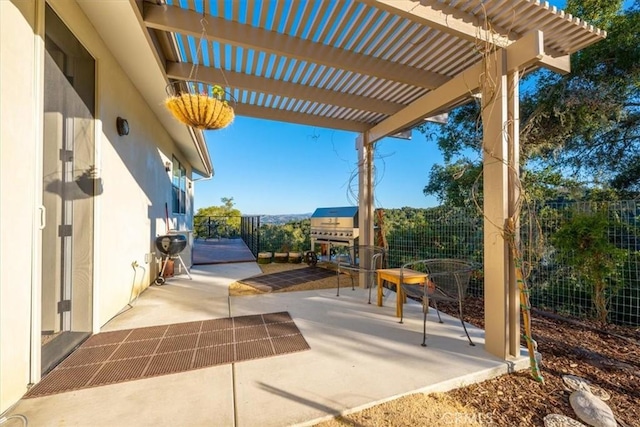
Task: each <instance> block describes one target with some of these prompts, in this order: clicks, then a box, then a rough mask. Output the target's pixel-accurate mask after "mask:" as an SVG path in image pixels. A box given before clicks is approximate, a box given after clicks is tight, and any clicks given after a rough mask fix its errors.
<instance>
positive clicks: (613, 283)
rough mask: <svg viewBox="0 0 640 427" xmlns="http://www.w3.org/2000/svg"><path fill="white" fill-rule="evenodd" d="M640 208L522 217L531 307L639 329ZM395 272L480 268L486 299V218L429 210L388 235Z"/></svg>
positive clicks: (472, 212)
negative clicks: (426, 266) (432, 262)
mask: <svg viewBox="0 0 640 427" xmlns="http://www.w3.org/2000/svg"><path fill="white" fill-rule="evenodd" d="M639 226H640V203H639V202H638V201H635V200H634V201H620V202H597V203H596V202H547V203H544V204H540V205H535V206H530V207H529V209H527V210H524V211H523V212H522V214H521V233H520V234H521V247H522V253H523V258H524V266H525V275H526V280H527V283H528V285H529V287H530V289H531V303H532V305H533V306H534V307H538V308H543V309H546V310H551V311H555V312H558V313H560V314H567V315H571V316H577V317H589V318H596V319H597V318H600V320H603V321H604V320H606V321H608V322H613V323H616V324H624V325H634V326H638V325H640V274H639V267H640V239H639V238H638V235H639V233H640V228H639ZM386 236H387V241H388V244H389V264H390V267H399V266H401V265H402V264H403V263H405V262H408V261H411V260H417V259H428V258H458V259H464V260H468V261H471V262H473V263H474V264H476V265H477V266H478V268H479V269H478V271H477V272H476V274H475V275H474V277H473V279H472V282H471V286H470V288H469V294H470V295H472V296H483V277H482V276H483V275H482V263H483V252H484V248H483V218H482V214H481V213H480V212H479V210H478V209H475V208H468V209H464V208H447V207H438V208H432V209H425V210H422V214H421V215H418V216H414V217H412V218H411V220H410V221H405V222H403V223H402V224H394V222H393V221H391V222H390V223H389V226H388V227H387V230H386Z"/></svg>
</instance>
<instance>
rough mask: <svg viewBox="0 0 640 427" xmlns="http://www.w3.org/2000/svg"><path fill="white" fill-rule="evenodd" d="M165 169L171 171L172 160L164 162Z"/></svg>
mask: <svg viewBox="0 0 640 427" xmlns="http://www.w3.org/2000/svg"><path fill="white" fill-rule="evenodd" d="M164 170H165V171H167V172H169V171H171V162H170V161H166V162H164Z"/></svg>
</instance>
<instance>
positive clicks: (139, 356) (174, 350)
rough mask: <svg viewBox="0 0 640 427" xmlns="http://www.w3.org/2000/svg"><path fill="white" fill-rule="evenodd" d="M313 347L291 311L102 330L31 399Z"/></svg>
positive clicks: (38, 386)
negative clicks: (111, 330) (293, 318)
mask: <svg viewBox="0 0 640 427" xmlns="http://www.w3.org/2000/svg"><path fill="white" fill-rule="evenodd" d="M308 349H309V345H308V344H307V341H306V340H305V339H304V337H303V336H302V334H301V333H300V330H299V329H298V327H297V326H296V324H295V323H294V322H293V320H292V319H291V316H290V315H289V313H287V312H280V313H269V314H257V315H251V316H239V317H227V318H223V319H214V320H205V321H199V322H188V323H176V324H172V325H162V326H151V327H147V328H139V329H127V330H122V331H113V332H102V333H99V334H96V335H93V336H92V337H90V338H89V339H88V340H87V341H85V342H84V344H82V345H81V346H80V347H79V348H78V349H77V350H75V351H74V352H73V353H71V355H70V356H69V357H67V358H66V359H65V360H64V361H63V362H62V363H61V364H60V365H58V366H57V367H56V368H55V369H53V370H52V371H51V372H50V373H49V374H47V375H46V376H45V377H44V378H43V379H42V381H40V382H39V383H38V384H36V385H35V386H33V388H31V390H29V392H28V393H27V394H26V396H25V397H26V398H32V397H40V396H47V395H50V394H56V393H62V392H67V391H72V390H79V389H83V388H89V387H97V386H101V385H107V384H114V383H119V382H125V381H131V380H139V379H143V378H149V377H155V376H159V375H166V374H175V373H178V372H184V371H190V370H193V369H200V368H206V367H209V366H214V365H222V364H228V363H235V362H241V361H244V360H250V359H259V358H264V357H269V356H276V355H280V354H286V353H293V352H298V351H303V350H308Z"/></svg>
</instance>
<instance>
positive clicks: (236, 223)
mask: <svg viewBox="0 0 640 427" xmlns="http://www.w3.org/2000/svg"><path fill="white" fill-rule="evenodd" d="M220 201H221V202H222V205H220V206H209V207H206V208H200V209H198V211H197V212H196V214H195V216H194V218H193V226H194V229H195V236H196V237H205V238H206V237H235V236H237V235H238V233H239V232H240V221H241V220H240V216H241V215H242V214H241V213H240V210H238V209H236V208H235V207H234V205H235V204H234V202H233V197H222V198H221V199H220Z"/></svg>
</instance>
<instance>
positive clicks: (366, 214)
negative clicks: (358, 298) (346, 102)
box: [356, 133, 374, 288]
mask: <svg viewBox="0 0 640 427" xmlns="http://www.w3.org/2000/svg"><path fill="white" fill-rule="evenodd" d="M356 149H357V150H358V228H359V229H360V237H359V238H358V241H359V245H360V246H373V244H374V235H373V144H371V143H370V142H369V141H368V138H367V134H366V133H363V134H360V135H359V136H358V138H357V139H356ZM370 258H371V257H370V256H363V254H362V253H361V254H360V265H361V266H362V267H364V269H365V270H370V267H371V266H370V265H369V264H370V263H371V259H370ZM366 275H367V273H361V274H360V277H359V282H358V283H359V286H360V287H361V288H366V287H367V286H368V283H372V280H369V279H370V278H368V277H366Z"/></svg>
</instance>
